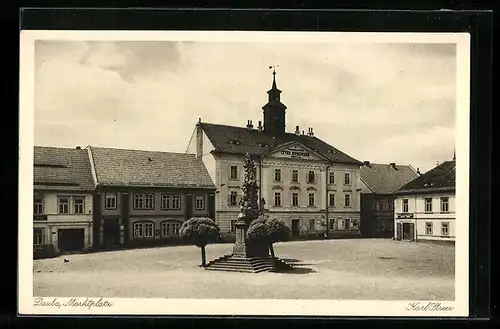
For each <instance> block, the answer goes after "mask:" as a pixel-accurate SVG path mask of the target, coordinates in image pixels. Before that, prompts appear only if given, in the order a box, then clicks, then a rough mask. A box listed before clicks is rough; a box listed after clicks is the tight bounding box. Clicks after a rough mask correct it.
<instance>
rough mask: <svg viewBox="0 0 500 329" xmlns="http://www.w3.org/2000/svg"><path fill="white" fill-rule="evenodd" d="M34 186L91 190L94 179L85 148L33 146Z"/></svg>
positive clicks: (63, 189) (62, 189) (64, 189)
mask: <svg viewBox="0 0 500 329" xmlns="http://www.w3.org/2000/svg"><path fill="white" fill-rule="evenodd" d="M33 160H34V175H33V180H34V181H33V184H34V188H35V189H37V190H40V189H51V190H61V191H92V190H93V189H94V180H93V178H92V169H91V166H90V161H89V157H88V154H87V151H86V150H82V149H71V148H58V147H46V146H35V148H34V154H33Z"/></svg>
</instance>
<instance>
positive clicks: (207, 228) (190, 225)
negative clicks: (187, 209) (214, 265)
mask: <svg viewBox="0 0 500 329" xmlns="http://www.w3.org/2000/svg"><path fill="white" fill-rule="evenodd" d="M179 234H180V235H181V237H182V238H183V239H184V241H186V242H188V243H191V244H194V245H195V246H197V247H199V248H201V265H200V266H206V265H207V257H206V253H205V247H206V245H207V244H209V243H210V242H215V241H217V239H218V237H219V227H218V226H217V224H215V222H214V221H213V220H212V219H210V218H205V217H193V218H190V219H189V220H187V221H185V222H184V223H183V224H182V226H181V228H180V230H179Z"/></svg>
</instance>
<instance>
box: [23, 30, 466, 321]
mask: <svg viewBox="0 0 500 329" xmlns="http://www.w3.org/2000/svg"><path fill="white" fill-rule="evenodd" d="M469 53H470V36H469V34H467V33H403V32H402V33H360V32H356V33H354V32H250V31H56V30H54V31H41V30H23V31H22V32H21V38H20V136H19V140H20V145H19V150H20V159H19V166H20V171H19V172H20V174H19V251H18V252H19V259H20V260H21V261H20V263H19V288H18V289H19V313H20V314H21V315H41V314H58V315H59V314H66V315H71V314H78V315H105V314H112V315H255V316H266V315H288V316H384V317H387V316H410V317H411V316H418V317H421V316H439V317H457V316H467V315H468V300H469V296H468V294H469V289H468V287H469V280H468V279H469V277H468V273H469V215H468V214H469V178H468V177H469V176H468V172H469V116H470V109H469V94H470V91H469V89H470V82H469V77H470V72H469V70H470V55H469ZM30 203H33V207H31V206H27V205H29V204H30Z"/></svg>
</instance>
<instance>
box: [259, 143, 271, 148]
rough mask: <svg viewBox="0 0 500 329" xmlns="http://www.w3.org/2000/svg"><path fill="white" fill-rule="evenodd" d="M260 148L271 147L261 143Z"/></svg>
mask: <svg viewBox="0 0 500 329" xmlns="http://www.w3.org/2000/svg"><path fill="white" fill-rule="evenodd" d="M259 146H260V147H269V145H268V144H266V143H260V144H259Z"/></svg>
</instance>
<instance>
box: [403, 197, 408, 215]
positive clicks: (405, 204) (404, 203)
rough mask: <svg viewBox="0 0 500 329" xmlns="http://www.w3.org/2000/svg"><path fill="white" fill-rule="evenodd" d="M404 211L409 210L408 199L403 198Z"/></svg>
mask: <svg viewBox="0 0 500 329" xmlns="http://www.w3.org/2000/svg"><path fill="white" fill-rule="evenodd" d="M403 212H408V199H403Z"/></svg>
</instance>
